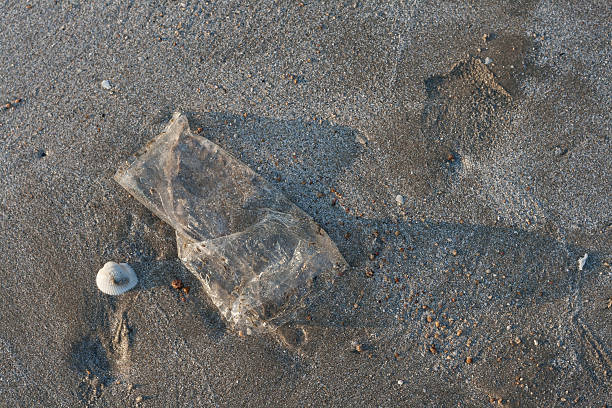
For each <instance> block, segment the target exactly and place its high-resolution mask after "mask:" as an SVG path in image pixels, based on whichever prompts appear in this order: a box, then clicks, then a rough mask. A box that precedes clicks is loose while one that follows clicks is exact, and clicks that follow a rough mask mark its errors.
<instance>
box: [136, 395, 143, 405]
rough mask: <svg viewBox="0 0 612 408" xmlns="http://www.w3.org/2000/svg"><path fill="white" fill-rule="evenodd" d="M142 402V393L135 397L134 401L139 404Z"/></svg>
mask: <svg viewBox="0 0 612 408" xmlns="http://www.w3.org/2000/svg"><path fill="white" fill-rule="evenodd" d="M141 402H142V395H139V396H137V397H136V403H137V404H140V403H141Z"/></svg>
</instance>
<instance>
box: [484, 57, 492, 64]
mask: <svg viewBox="0 0 612 408" xmlns="http://www.w3.org/2000/svg"><path fill="white" fill-rule="evenodd" d="M492 62H493V60H492V59H491V58H489V57H486V58H485V60H484V63H485V65H489V64H490V63H492Z"/></svg>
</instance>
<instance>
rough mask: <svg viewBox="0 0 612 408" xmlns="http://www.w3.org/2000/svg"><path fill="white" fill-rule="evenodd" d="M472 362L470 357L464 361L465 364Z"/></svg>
mask: <svg viewBox="0 0 612 408" xmlns="http://www.w3.org/2000/svg"><path fill="white" fill-rule="evenodd" d="M472 361H473V360H472V357H467V358H466V359H465V362H466V364H472Z"/></svg>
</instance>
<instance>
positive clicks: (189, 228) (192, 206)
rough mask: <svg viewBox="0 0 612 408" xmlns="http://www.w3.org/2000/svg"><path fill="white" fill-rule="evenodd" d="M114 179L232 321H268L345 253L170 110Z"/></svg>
mask: <svg viewBox="0 0 612 408" xmlns="http://www.w3.org/2000/svg"><path fill="white" fill-rule="evenodd" d="M115 180H116V181H117V182H118V183H119V184H121V186H123V187H124V188H125V189H126V190H128V191H129V192H130V193H131V194H132V195H133V196H134V197H135V198H136V199H138V200H139V201H140V202H141V203H142V204H144V205H145V206H146V207H148V208H149V209H150V210H151V211H152V212H153V213H154V214H155V215H157V216H158V217H160V218H161V219H163V220H164V221H165V222H167V223H168V224H170V225H171V226H172V227H173V228H174V229H175V231H176V239H177V247H178V256H179V258H180V259H181V261H182V262H183V264H184V265H185V266H186V267H187V268H188V269H189V270H190V271H191V272H192V273H193V274H194V275H195V276H196V277H198V279H199V280H200V281H201V282H202V284H203V286H204V289H205V291H206V292H207V294H208V295H209V296H210V298H211V300H212V301H213V303H214V304H215V305H216V306H217V308H218V309H219V312H220V313H221V315H222V316H223V317H224V318H225V319H226V320H227V322H228V323H229V325H230V327H232V328H234V329H235V330H242V329H246V330H247V331H249V330H250V329H256V330H258V331H265V330H271V329H274V328H275V327H277V326H278V325H281V324H283V323H286V322H287V321H289V320H290V319H291V318H292V316H293V315H294V312H295V311H297V310H298V309H299V308H300V306H303V305H304V302H305V301H306V300H307V299H308V298H314V297H315V296H316V294H317V293H320V291H321V290H322V289H323V288H324V287H325V286H326V285H329V284H331V283H333V278H334V276H336V271H334V269H337V268H343V267H345V266H346V262H345V260H344V258H343V257H342V255H341V254H340V252H339V251H338V249H337V247H336V245H335V244H334V243H333V242H332V240H331V239H330V238H329V237H328V235H327V233H326V232H325V231H324V230H323V229H322V228H321V227H320V226H318V225H317V224H316V223H315V222H314V220H313V219H312V218H311V217H309V216H308V215H307V214H306V213H305V212H303V211H302V210H301V209H299V208H298V207H297V206H296V205H295V204H293V203H291V202H290V201H289V200H288V199H287V198H286V197H285V196H284V195H283V194H281V193H280V192H279V191H278V190H276V188H275V187H274V186H272V185H270V184H268V183H267V182H266V181H265V180H264V179H263V178H262V177H261V176H259V175H258V174H256V173H255V172H254V171H253V170H251V169H250V168H249V167H248V166H246V165H245V164H244V163H242V162H240V161H239V160H237V159H235V158H234V157H232V156H231V155H230V154H228V153H227V152H225V151H224V150H223V149H222V148H220V147H219V146H218V145H216V144H214V143H213V142H211V141H210V140H208V139H205V138H203V137H201V136H196V135H193V134H192V133H191V131H190V129H189V123H188V121H187V118H186V117H185V116H184V115H182V114H180V113H175V114H174V116H173V117H172V119H171V120H170V122H169V123H168V125H167V127H166V129H165V130H164V131H163V132H162V133H161V134H160V135H159V136H157V137H156V138H155V139H153V140H152V141H150V142H149V143H148V144H147V145H146V146H145V147H144V148H143V149H142V150H141V151H140V152H139V153H138V154H137V155H136V156H135V157H132V158H131V159H130V160H129V161H128V163H126V164H125V165H123V166H122V167H121V168H120V169H119V170H118V171H117V173H116V175H115Z"/></svg>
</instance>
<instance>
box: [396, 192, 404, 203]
mask: <svg viewBox="0 0 612 408" xmlns="http://www.w3.org/2000/svg"><path fill="white" fill-rule="evenodd" d="M395 202H396V203H397V205H404V197H402V196H401V195H399V194H398V195H396V196H395Z"/></svg>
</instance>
